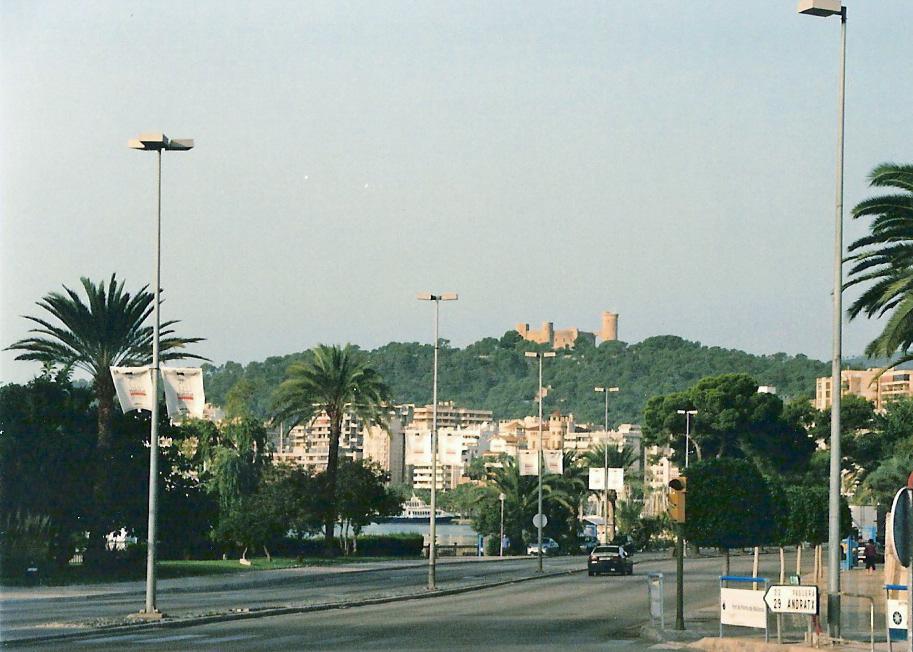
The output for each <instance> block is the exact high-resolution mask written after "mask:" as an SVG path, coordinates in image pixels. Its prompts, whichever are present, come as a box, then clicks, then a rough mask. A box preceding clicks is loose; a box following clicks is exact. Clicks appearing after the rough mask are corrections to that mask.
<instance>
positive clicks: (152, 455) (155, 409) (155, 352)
mask: <svg viewBox="0 0 913 652" xmlns="http://www.w3.org/2000/svg"><path fill="white" fill-rule="evenodd" d="M156 185H157V186H158V200H157V204H158V205H157V209H156V222H155V277H154V279H153V286H154V287H153V301H154V304H153V307H152V315H153V317H152V416H151V420H152V424H151V426H150V432H149V540H148V545H147V549H146V608H145V613H146V614H154V613H157V612H158V609H156V605H155V581H156V577H155V539H156V527H155V526H156V517H157V516H158V496H157V494H158V465H159V325H160V319H159V307H160V305H159V304H160V303H161V302H160V299H159V288H160V287H161V274H162V150H158V165H157V173H156Z"/></svg>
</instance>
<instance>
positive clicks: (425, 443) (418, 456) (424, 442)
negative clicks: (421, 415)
mask: <svg viewBox="0 0 913 652" xmlns="http://www.w3.org/2000/svg"><path fill="white" fill-rule="evenodd" d="M405 439H406V464H411V465H412V466H431V431H430V430H407V431H406V436H405Z"/></svg>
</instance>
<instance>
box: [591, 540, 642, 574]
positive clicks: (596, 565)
mask: <svg viewBox="0 0 913 652" xmlns="http://www.w3.org/2000/svg"><path fill="white" fill-rule="evenodd" d="M586 569H587V574H589V575H590V576H593V575H598V574H599V573H619V574H621V575H633V574H634V560H633V559H631V556H630V555H629V554H628V553H626V552H625V549H624V548H623V547H622V546H614V545H613V546H596V547H595V548H593V552H591V553H590V556H589V557H587V563H586Z"/></svg>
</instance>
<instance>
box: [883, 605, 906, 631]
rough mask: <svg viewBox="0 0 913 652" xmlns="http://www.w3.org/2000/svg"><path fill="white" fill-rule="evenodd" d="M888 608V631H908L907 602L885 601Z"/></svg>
mask: <svg viewBox="0 0 913 652" xmlns="http://www.w3.org/2000/svg"><path fill="white" fill-rule="evenodd" d="M885 602H886V603H887V608H886V609H885V616H886V617H887V619H888V629H902V630H904V631H906V630H907V601H906V600H885Z"/></svg>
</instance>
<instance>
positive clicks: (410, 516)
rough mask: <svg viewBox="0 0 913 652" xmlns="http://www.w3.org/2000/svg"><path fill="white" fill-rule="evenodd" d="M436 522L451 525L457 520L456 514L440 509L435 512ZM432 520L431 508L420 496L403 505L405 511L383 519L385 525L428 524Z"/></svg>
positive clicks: (413, 497)
mask: <svg viewBox="0 0 913 652" xmlns="http://www.w3.org/2000/svg"><path fill="white" fill-rule="evenodd" d="M435 513H436V516H435V519H434V520H435V522H436V523H450V522H451V521H452V520H453V519H455V518H457V515H456V514H451V513H450V512H445V511H444V510H442V509H440V508H438V509H436V510H435ZM430 520H431V507H430V506H429V505H428V504H427V503H426V502H425V501H424V500H422V499H421V498H419V497H418V496H412V497H411V498H410V499H409V500H407V501H406V502H404V503H403V511H402V512H400V513H399V514H397V515H396V516H390V517H388V518H385V519H382V521H381V522H383V523H417V522H422V521H424V522H428V521H430Z"/></svg>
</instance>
